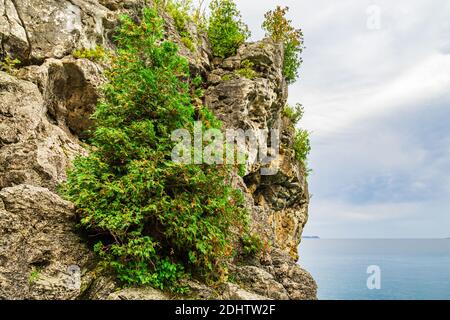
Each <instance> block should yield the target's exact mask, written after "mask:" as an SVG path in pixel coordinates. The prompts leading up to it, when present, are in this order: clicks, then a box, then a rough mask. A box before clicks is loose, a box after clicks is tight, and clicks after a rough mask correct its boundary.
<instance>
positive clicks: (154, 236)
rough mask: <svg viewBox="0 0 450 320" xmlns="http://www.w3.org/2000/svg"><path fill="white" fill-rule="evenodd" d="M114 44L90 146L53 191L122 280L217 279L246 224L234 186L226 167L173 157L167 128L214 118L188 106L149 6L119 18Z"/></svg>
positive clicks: (182, 72)
mask: <svg viewBox="0 0 450 320" xmlns="http://www.w3.org/2000/svg"><path fill="white" fill-rule="evenodd" d="M116 42H117V47H118V50H117V55H116V56H114V57H113V58H112V66H111V70H110V71H109V73H108V74H107V76H108V79H109V82H108V84H107V85H106V86H105V87H104V98H103V101H101V102H100V103H99V104H98V106H97V108H96V111H95V113H94V115H93V120H94V121H95V124H96V130H95V132H94V134H93V138H92V145H93V147H92V148H91V150H90V154H89V156H87V157H79V158H77V159H76V160H75V162H74V168H73V169H72V170H70V171H69V173H68V181H67V183H66V184H65V185H63V186H62V188H61V191H62V193H63V195H64V196H65V198H66V199H68V200H70V201H72V202H73V203H75V205H76V208H77V213H78V215H79V216H80V219H81V221H80V223H81V225H82V227H83V228H85V229H86V230H87V232H88V233H90V234H91V235H92V236H94V235H95V239H97V244H96V245H95V251H96V252H97V253H98V254H99V256H100V257H101V258H102V261H103V264H104V265H105V266H107V267H109V268H111V269H112V270H114V271H115V272H116V274H117V276H118V279H119V280H121V281H122V282H123V283H125V284H133V285H151V286H154V287H156V288H160V289H171V290H175V291H180V290H181V291H182V288H180V287H179V286H177V281H178V280H179V279H180V278H181V277H184V276H187V274H193V275H196V276H200V277H202V278H204V279H207V280H211V281H220V280H223V279H224V278H225V277H226V274H227V269H226V265H227V263H228V262H229V261H230V259H232V253H233V250H232V243H236V241H238V239H237V236H236V235H235V234H236V233H237V232H238V233H242V232H245V230H246V229H247V227H246V225H247V221H248V214H247V212H246V211H245V210H244V209H243V208H242V202H243V197H242V194H241V192H240V191H238V190H235V189H233V188H232V187H230V186H229V185H228V184H227V183H226V182H225V181H226V180H227V179H228V177H229V175H230V169H229V168H228V167H226V166H207V165H183V164H176V163H174V162H172V161H171V152H172V149H173V147H174V143H173V142H172V141H171V138H170V135H171V132H173V130H176V129H180V128H185V129H188V130H190V131H191V132H192V131H193V122H194V120H197V119H201V120H202V121H203V122H204V123H205V128H207V127H209V126H215V127H217V126H218V125H219V123H218V122H217V120H216V119H215V118H214V117H213V116H212V115H211V113H210V112H208V111H207V110H206V109H205V108H202V109H200V110H197V109H196V108H194V106H193V105H192V103H191V95H190V93H191V91H190V87H189V84H188V83H187V82H185V81H182V80H181V79H189V67H188V62H187V60H186V59H185V58H183V57H180V56H179V54H178V53H177V47H176V45H175V44H174V43H172V42H170V41H167V40H164V39H163V21H162V19H161V18H160V17H159V16H158V14H157V12H156V10H155V9H145V10H144V12H143V17H142V20H141V22H140V24H136V23H135V22H134V21H133V20H132V19H131V18H129V17H126V16H125V17H123V18H122V24H121V27H120V30H119V32H118V35H117V37H116ZM199 81H200V79H199V78H196V79H193V80H191V82H193V83H197V84H198V82H199ZM231 229H232V230H235V231H236V232H230V230H231ZM241 231H242V232H241Z"/></svg>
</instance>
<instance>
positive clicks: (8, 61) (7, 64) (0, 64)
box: [0, 56, 21, 75]
mask: <svg viewBox="0 0 450 320" xmlns="http://www.w3.org/2000/svg"><path fill="white" fill-rule="evenodd" d="M20 63H21V62H20V60H19V59H13V58H11V57H10V56H5V57H4V58H3V59H2V60H1V61H0V71H4V72H6V73H8V74H10V75H14V74H15V73H16V71H17V70H16V67H17V65H19V64H20Z"/></svg>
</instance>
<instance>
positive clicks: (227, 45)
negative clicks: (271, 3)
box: [207, 0, 250, 58]
mask: <svg viewBox="0 0 450 320" xmlns="http://www.w3.org/2000/svg"><path fill="white" fill-rule="evenodd" d="M209 8H210V17H209V19H208V28H207V32H208V37H209V40H210V42H211V46H212V50H213V54H214V55H215V56H217V57H221V58H226V57H229V56H231V55H233V54H235V53H236V51H237V49H238V48H239V46H240V45H241V44H243V43H244V42H245V41H246V40H247V39H248V38H249V37H250V31H249V29H248V27H247V25H245V24H244V22H242V19H241V15H240V12H239V10H238V9H237V7H236V4H235V3H234V1H233V0H212V2H211V4H210V7H209Z"/></svg>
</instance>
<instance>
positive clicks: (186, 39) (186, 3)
mask: <svg viewBox="0 0 450 320" xmlns="http://www.w3.org/2000/svg"><path fill="white" fill-rule="evenodd" d="M192 8H193V5H192V0H178V1H177V0H167V1H165V4H164V9H165V10H166V11H167V12H168V13H169V14H170V15H171V17H172V18H173V20H174V23H175V28H176V29H177V31H178V34H179V35H180V37H181V42H182V43H183V44H184V45H185V46H186V48H188V49H189V50H190V51H191V52H194V51H195V50H196V46H195V41H194V38H193V37H192V35H191V33H190V32H189V29H188V28H187V25H188V23H189V22H190V21H192V18H191V11H192Z"/></svg>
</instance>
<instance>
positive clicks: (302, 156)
mask: <svg viewBox="0 0 450 320" xmlns="http://www.w3.org/2000/svg"><path fill="white" fill-rule="evenodd" d="M293 148H294V151H295V158H296V159H297V160H298V161H300V162H301V163H303V164H304V165H305V167H306V165H307V160H308V155H309V153H310V152H311V143H310V138H309V132H308V131H307V130H297V132H296V134H295V137H294V146H293Z"/></svg>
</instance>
